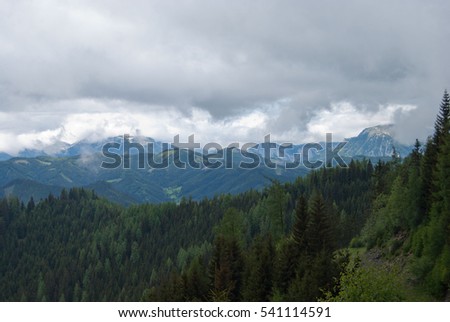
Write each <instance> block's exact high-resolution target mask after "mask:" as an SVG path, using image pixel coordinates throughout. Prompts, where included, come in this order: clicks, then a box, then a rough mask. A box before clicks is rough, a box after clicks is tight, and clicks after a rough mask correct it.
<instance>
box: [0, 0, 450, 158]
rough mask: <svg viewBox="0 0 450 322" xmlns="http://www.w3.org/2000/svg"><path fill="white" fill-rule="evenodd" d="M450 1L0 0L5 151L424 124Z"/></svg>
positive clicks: (430, 112) (304, 136) (437, 79)
mask: <svg viewBox="0 0 450 322" xmlns="http://www.w3.org/2000/svg"><path fill="white" fill-rule="evenodd" d="M448 13H450V2H449V1H447V0H442V1H421V0H408V1H393V0H378V1H361V0H357V1H356V0H355V1H331V0H330V1H299V0H292V1H284V0H279V1H265V0H258V1H256V0H254V1H250V0H245V1H244V0H239V1H234V0H226V1H209V0H208V1H206V0H205V1H201V0H196V1H193V0H192V1H183V0H177V1H167V0H164V1H137V0H136V1H128V2H126V1H120V0H117V1H114V0H113V1H111V0H108V1H92V0H86V1H61V0H42V1H21V0H17V1H8V0H0V16H1V19H0V151H6V152H9V153H15V152H17V150H19V149H21V148H23V147H30V146H36V145H39V144H43V145H45V144H51V143H52V142H54V141H56V140H63V141H67V142H69V143H72V142H75V141H77V140H80V139H83V138H89V139H91V140H95V139H97V138H102V137H105V136H112V135H120V134H123V133H135V132H136V131H140V133H142V134H144V135H149V136H152V137H155V138H158V139H161V140H168V141H169V142H170V141H171V140H172V138H173V136H174V135H176V134H180V137H181V138H183V137H185V138H187V136H188V135H189V134H195V136H196V138H197V140H199V141H200V142H202V143H203V142H205V143H206V141H219V142H221V143H227V142H234V141H239V142H244V141H253V142H255V141H256V142H260V141H262V140H263V136H264V135H265V134H268V133H270V134H272V137H274V138H275V139H277V140H280V141H291V142H304V141H310V140H323V138H324V137H325V132H332V133H334V135H335V138H338V139H342V138H344V137H349V136H354V135H356V134H358V132H359V131H360V130H361V129H362V128H364V127H367V126H373V125H377V124H383V123H396V124H397V133H396V135H397V136H398V138H399V139H400V140H402V141H404V142H410V141H412V140H413V139H414V138H415V137H419V138H424V137H425V136H426V135H427V134H429V133H430V132H431V129H432V126H433V122H434V119H435V115H436V113H437V110H438V106H439V102H440V99H441V97H442V93H443V91H444V89H445V88H446V87H450V73H449V71H450V60H449V59H448V53H449V52H450V42H449V39H450V27H449V26H450V25H449V20H448V17H449V15H448Z"/></svg>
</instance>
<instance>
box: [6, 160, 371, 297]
mask: <svg viewBox="0 0 450 322" xmlns="http://www.w3.org/2000/svg"><path fill="white" fill-rule="evenodd" d="M372 172H373V167H372V165H371V163H370V162H352V163H351V164H350V167H349V169H339V168H336V169H326V170H325V169H323V170H320V171H317V172H314V173H312V174H311V175H309V176H307V177H306V178H298V179H297V180H296V181H295V182H294V183H290V184H280V183H278V182H274V183H273V184H271V185H270V186H269V187H268V188H267V189H265V190H264V191H249V192H247V193H243V194H239V195H235V196H230V195H221V196H217V197H215V198H212V199H204V200H201V201H193V200H190V199H183V200H182V201H181V202H180V203H179V204H178V205H177V204H174V203H162V204H156V205H153V204H147V205H136V206H132V207H129V208H123V207H121V206H119V205H116V204H113V203H111V202H108V201H106V200H104V199H101V198H99V197H97V196H96V195H95V193H94V192H92V191H89V190H84V189H71V190H70V191H66V190H63V191H62V192H61V195H60V196H52V195H50V196H49V197H48V198H46V199H45V200H41V201H40V202H37V203H35V201H34V200H30V202H29V203H28V204H23V203H21V202H19V201H18V200H17V199H3V200H1V201H0V250H1V253H0V285H1V289H2V292H0V300H14V301H20V300H26V301H41V300H47V301H58V300H65V301H103V300H105V301H125V300H127V301H136V300H141V299H155V300H156V299H158V300H168V299H169V298H173V297H177V299H184V300H194V299H198V300H200V299H201V300H211V299H225V296H226V297H227V298H228V299H230V300H237V299H248V298H249V296H250V295H249V294H254V292H253V291H250V290H251V288H252V287H253V288H258V287H259V286H260V285H259V282H258V281H259V279H261V276H260V275H258V274H259V273H257V271H256V270H252V269H251V267H255V268H256V267H260V270H267V272H266V273H267V274H270V276H271V277H270V278H269V277H267V278H265V277H264V281H265V282H266V283H269V284H268V285H270V287H269V286H267V290H266V291H264V293H263V294H264V295H261V296H264V297H265V298H266V299H269V298H272V297H273V296H275V295H277V292H278V289H275V286H276V287H279V289H280V291H279V296H280V297H287V296H288V295H287V289H288V284H291V283H293V282H294V279H295V278H297V279H299V278H300V276H301V274H302V273H301V270H302V269H309V268H302V267H300V266H301V265H300V263H301V262H304V263H308V265H313V266H314V265H318V264H317V263H319V262H320V261H321V260H324V258H326V265H328V263H329V262H330V263H331V262H332V260H333V258H332V257H333V256H332V252H333V251H334V250H335V249H337V248H340V247H343V246H345V245H347V244H348V242H349V241H350V240H351V238H352V237H353V235H354V233H355V232H357V231H359V230H360V228H361V227H362V225H363V223H364V221H365V219H364V217H367V215H368V214H369V210H370V200H371V196H370V195H371V192H370V190H371V179H370V178H371V176H372V175H371V173H372ZM338 187H339V189H337V188H338ZM302 198H303V199H304V203H305V205H306V204H307V203H308V202H307V200H310V202H309V204H311V206H312V205H316V204H317V205H316V206H318V207H319V206H320V207H319V208H317V207H316V208H317V209H315V208H314V209H313V208H311V214H309V212H310V211H309V209H308V210H307V211H304V216H307V215H306V214H307V213H308V216H307V217H305V218H303V219H301V220H306V222H308V225H309V226H310V228H308V230H307V231H305V232H303V233H302V234H305V236H304V239H305V240H309V239H311V240H310V241H308V242H307V243H306V244H305V246H304V247H303V246H302V247H300V248H299V247H297V246H296V245H297V244H296V241H295V239H293V238H294V237H292V236H294V235H295V234H294V233H293V232H294V228H295V227H296V225H297V226H299V225H300V226H302V224H301V223H300V222H299V221H298V220H300V219H299V216H300V215H299V213H298V212H299V209H298V200H303V199H302ZM307 208H309V206H308V207H307ZM315 230H318V231H320V232H321V233H322V234H324V235H323V236H326V238H327V240H328V241H329V244H328V242H327V244H326V245H325V244H324V245H323V247H322V246H321V245H319V244H318V241H317V239H315V238H314V234H315V233H314V231H315ZM296 236H299V235H298V234H297V235H296ZM296 238H297V237H296ZM298 238H300V237H298ZM298 238H297V240H298ZM313 240H316V242H315V243H316V244H314V242H313ZM313 244H314V245H313ZM297 248H298V250H299V252H294V253H291V249H297ZM322 248H323V249H322ZM319 249H320V251H321V252H322V253H323V254H322V255H321V257H320V258H319V257H316V254H315V252H316V251H319ZM230 251H232V252H234V251H235V253H233V255H230V256H232V257H233V256H236V258H235V259H233V260H232V261H233V263H234V264H233V267H234V266H235V267H234V271H233V276H235V277H236V278H238V279H239V282H236V283H235V284H236V286H235V287H236V289H234V290H233V291H231V289H229V287H230V284H229V283H234V278H235V277H233V278H232V279H231V280H227V279H229V277H226V276H227V274H228V273H226V271H227V268H225V266H226V265H228V264H225V263H227V262H228V261H229V260H228V259H227V258H228V257H227V256H229V252H230ZM281 253H285V256H284V257H283V256H282V255H281ZM224 254H226V255H224ZM224 256H225V257H224ZM303 256H307V258H308V260H306V257H303ZM233 258H234V257H233ZM300 258H303V259H302V260H301V259H300ZM310 258H311V261H310ZM265 260H268V261H270V262H271V263H272V264H270V263H266V262H265ZM235 261H236V262H235ZM283 261H287V262H286V263H284V264H282V262H283ZM314 261H315V262H316V264H314ZM222 262H223V263H222ZM213 263H215V264H213ZM254 263H258V265H259V266H255V265H256V264H255V265H254ZM297 264H298V265H297ZM214 265H216V266H217V270H218V271H217V273H214V274H213V271H214V270H215V269H213V268H212V267H214ZM224 265H225V266H224ZM283 265H288V266H286V267H282V266H283ZM332 265H334V264H332ZM291 266H292V267H291ZM297 266H298V267H297ZM323 267H324V270H325V266H323ZM291 268H292V269H294V270H298V274H294V275H293V276H291V277H289V278H283V277H282V276H283V273H280V272H281V271H280V270H287V271H290V270H291ZM314 271H317V270H316V269H315V268H314ZM189 272H190V273H189ZM205 272H206V273H205ZM258 272H259V271H258ZM196 274H197V275H198V276H199V278H201V279H204V280H203V282H201V283H197V282H194V281H195V277H193V276H194V275H196ZM234 274H236V275H234ZM327 274H328V275H327V276H325V277H323V278H320V279H319V280H318V281H317V283H319V284H320V285H321V286H322V284H323V285H325V284H328V283H330V281H331V277H332V276H334V275H336V274H337V273H336V272H335V270H334V269H333V270H332V271H330V272H329V273H327ZM213 275H214V276H215V275H217V276H218V277H217V279H216V278H214V279H211V277H213ZM221 275H224V277H223V278H222V277H219V276H221ZM183 276H184V277H188V280H187V281H186V283H191V285H192V287H189V286H185V289H186V293H183V294H182V293H180V291H179V290H178V284H176V283H177V282H178V281H179V280H180V278H182V277H183ZM237 276H239V277H237ZM171 280H173V281H174V282H173V283H172V282H170V281H171ZM250 281H253V282H250ZM221 283H222V284H223V286H220V284H221ZM238 284H239V286H238ZM213 285H214V286H213ZM252 285H253V286H252ZM305 285H306V284H305ZM200 286H202V287H203V286H205V288H202V289H201V290H199V291H198V292H196V291H194V290H195V288H196V287H200ZM171 287H173V288H174V289H172V290H169V289H170V288H171ZM206 288H207V290H206V291H205V292H203V291H204V290H205V289H206ZM228 291H229V292H230V293H227V292H228ZM244 291H245V294H247V295H244V293H243V292H244ZM316 291H318V289H317V290H316ZM290 292H291V293H290V294H293V293H294V290H293V289H291V290H290ZM180 294H182V296H181V297H180ZM232 294H234V295H232ZM255 294H258V293H255ZM317 294H318V293H317ZM315 295H316V294H315ZM261 296H259V297H258V299H259V298H262V297H261ZM311 299H312V297H311Z"/></svg>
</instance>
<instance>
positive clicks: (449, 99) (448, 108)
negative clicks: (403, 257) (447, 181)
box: [422, 90, 450, 214]
mask: <svg viewBox="0 0 450 322" xmlns="http://www.w3.org/2000/svg"><path fill="white" fill-rule="evenodd" d="M449 119H450V96H449V94H448V92H447V90H445V91H444V96H443V98H442V101H441V105H440V108H439V113H438V115H437V117H436V122H435V124H434V135H433V138H432V139H431V140H428V142H427V145H426V150H425V155H424V160H423V164H422V179H423V181H422V190H423V191H422V196H423V200H422V204H423V208H424V209H425V212H426V213H427V214H428V213H429V211H430V208H431V202H432V198H433V194H434V191H435V187H434V186H433V175H434V172H435V171H436V164H437V159H438V155H439V151H440V149H441V146H442V145H443V141H444V137H445V136H446V128H447V129H448V127H447V126H448V122H449Z"/></svg>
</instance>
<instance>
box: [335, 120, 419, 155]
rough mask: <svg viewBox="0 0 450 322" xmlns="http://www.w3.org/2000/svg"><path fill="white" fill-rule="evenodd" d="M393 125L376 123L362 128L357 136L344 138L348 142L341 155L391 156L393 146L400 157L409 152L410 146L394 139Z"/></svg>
mask: <svg viewBox="0 0 450 322" xmlns="http://www.w3.org/2000/svg"><path fill="white" fill-rule="evenodd" d="M394 130H395V128H394V125H392V124H388V125H377V126H374V127H369V128H366V129H364V130H363V131H362V132H361V133H360V134H359V135H358V136H356V137H353V138H350V139H346V141H347V142H348V143H347V144H346V145H345V147H344V148H343V149H342V152H341V155H343V156H347V157H355V156H367V157H391V156H392V154H393V152H394V148H395V151H396V153H397V154H398V155H399V156H400V157H406V156H407V155H408V154H410V153H411V150H412V149H413V147H412V146H408V145H404V144H402V143H400V142H398V141H396V140H395V139H394Z"/></svg>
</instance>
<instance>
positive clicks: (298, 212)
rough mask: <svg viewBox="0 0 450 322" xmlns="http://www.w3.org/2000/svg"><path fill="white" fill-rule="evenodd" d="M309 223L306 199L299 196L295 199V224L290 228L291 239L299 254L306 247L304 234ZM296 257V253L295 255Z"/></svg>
mask: <svg viewBox="0 0 450 322" xmlns="http://www.w3.org/2000/svg"><path fill="white" fill-rule="evenodd" d="M308 222H309V216H308V205H307V201H306V198H305V197H304V196H303V194H302V195H300V196H299V197H298V199H297V205H296V207H295V222H294V226H293V227H292V238H293V240H294V242H295V244H296V246H297V247H298V250H299V251H300V252H301V251H303V250H304V249H305V247H306V242H307V241H306V239H305V232H306V229H307V225H308ZM297 255H298V253H297Z"/></svg>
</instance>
